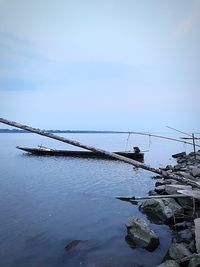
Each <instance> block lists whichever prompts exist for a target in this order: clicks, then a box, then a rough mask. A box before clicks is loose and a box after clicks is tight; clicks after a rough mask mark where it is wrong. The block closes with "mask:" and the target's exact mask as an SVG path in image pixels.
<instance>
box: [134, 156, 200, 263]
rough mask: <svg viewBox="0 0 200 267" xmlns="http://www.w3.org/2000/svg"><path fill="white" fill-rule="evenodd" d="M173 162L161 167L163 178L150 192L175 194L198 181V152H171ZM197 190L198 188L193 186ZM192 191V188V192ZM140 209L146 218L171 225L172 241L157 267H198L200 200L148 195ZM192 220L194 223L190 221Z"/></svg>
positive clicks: (199, 255)
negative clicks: (173, 163) (189, 183)
mask: <svg viewBox="0 0 200 267" xmlns="http://www.w3.org/2000/svg"><path fill="white" fill-rule="evenodd" d="M173 157H174V158H176V160H177V165H175V166H171V165H168V166H166V168H163V169H162V173H163V178H162V179H161V176H155V177H153V178H154V179H159V181H158V182H156V184H155V189H154V190H152V191H151V195H154V194H155V195H160V196H162V195H163V194H164V195H166V194H168V195H177V194H179V193H180V192H179V190H188V191H191V190H192V189H197V188H192V186H191V185H188V184H187V183H186V179H187V180H189V181H195V183H199V184H200V151H197V152H196V154H194V153H190V154H188V155H187V154H186V153H185V152H182V153H178V154H176V155H173ZM168 174H175V175H179V177H183V180H182V181H181V180H179V181H175V180H173V179H168V178H166V177H167V175H168ZM197 190H199V191H200V189H197ZM193 192H194V191H193ZM139 208H140V210H141V211H142V212H143V213H145V214H147V216H148V218H149V219H150V221H153V222H154V223H164V224H168V225H169V226H170V227H171V231H172V236H173V239H172V243H171V246H170V248H169V249H168V252H167V254H166V256H165V258H164V259H163V263H161V264H160V265H159V267H170V266H171V267H177V266H180V267H197V266H198V267H200V219H199V218H198V217H200V200H199V199H198V197H197V198H193V197H177V196H176V197H174V198H160V199H158V198H157V199H156V198H152V199H147V200H145V201H144V202H143V203H141V205H140V207H139ZM194 220H195V222H196V223H195V224H194Z"/></svg>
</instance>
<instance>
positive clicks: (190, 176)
mask: <svg viewBox="0 0 200 267" xmlns="http://www.w3.org/2000/svg"><path fill="white" fill-rule="evenodd" d="M177 174H179V175H180V176H182V177H184V178H185V179H188V180H194V177H193V176H192V175H190V174H189V173H187V172H182V171H180V172H177Z"/></svg>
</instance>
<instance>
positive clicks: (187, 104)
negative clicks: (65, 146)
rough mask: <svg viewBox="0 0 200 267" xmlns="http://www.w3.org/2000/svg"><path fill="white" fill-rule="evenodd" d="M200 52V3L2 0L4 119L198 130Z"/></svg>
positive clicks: (51, 125)
mask: <svg viewBox="0 0 200 267" xmlns="http://www.w3.org/2000/svg"><path fill="white" fill-rule="evenodd" d="M199 47H200V1H199V0H167V1H166V0H141V1H139V0H137V1H136V0H101V1H97V0H84V1H82V0H56V1H55V0H42V1H41V0H0V117H3V118H6V119H10V120H14V121H17V122H20V123H23V124H28V125H31V126H33V127H36V128H42V129H71V130H120V131H121V130H123V131H165V130H166V125H169V126H171V127H175V128H177V129H179V130H182V131H188V132H195V131H197V132H199V130H200V129H199V128H200V119H199V113H200V104H199V100H200V90H199V89H200V75H199V69H200V60H199ZM0 128H7V127H5V125H0Z"/></svg>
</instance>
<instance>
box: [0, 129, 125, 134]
mask: <svg viewBox="0 0 200 267" xmlns="http://www.w3.org/2000/svg"><path fill="white" fill-rule="evenodd" d="M45 131H46V132H48V133H97V134H98V133H124V132H116V131H89V130H88V131H80V130H45ZM0 133H31V132H29V131H25V130H17V129H12V130H10V129H0Z"/></svg>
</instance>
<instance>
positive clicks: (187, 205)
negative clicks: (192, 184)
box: [177, 197, 194, 210]
mask: <svg viewBox="0 0 200 267" xmlns="http://www.w3.org/2000/svg"><path fill="white" fill-rule="evenodd" d="M177 202H178V203H179V205H180V206H181V207H182V208H183V209H184V210H192V209H193V205H194V203H193V199H192V198H190V197H180V198H177Z"/></svg>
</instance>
